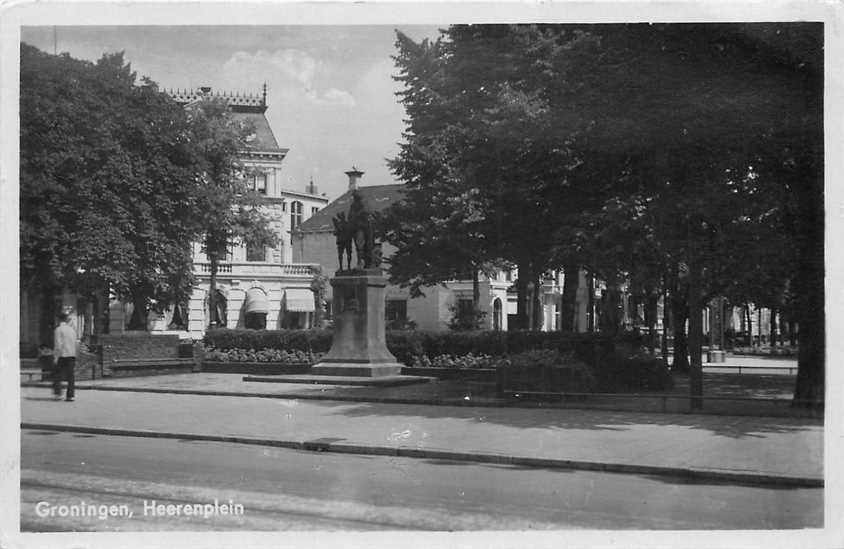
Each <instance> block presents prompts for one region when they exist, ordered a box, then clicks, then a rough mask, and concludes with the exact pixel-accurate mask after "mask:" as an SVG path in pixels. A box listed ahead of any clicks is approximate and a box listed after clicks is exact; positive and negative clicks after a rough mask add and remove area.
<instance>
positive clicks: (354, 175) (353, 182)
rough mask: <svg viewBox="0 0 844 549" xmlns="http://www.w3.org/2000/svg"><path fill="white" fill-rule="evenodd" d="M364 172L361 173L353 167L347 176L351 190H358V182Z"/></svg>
mask: <svg viewBox="0 0 844 549" xmlns="http://www.w3.org/2000/svg"><path fill="white" fill-rule="evenodd" d="M363 174H364V172H362V171H360V170H359V169H357V168H356V167H354V166H352V169H351V170H349V171H347V172H346V175H348V176H349V190H350V191H354V190H356V189H357V188H358V180H359V179H360V176H362V175H363Z"/></svg>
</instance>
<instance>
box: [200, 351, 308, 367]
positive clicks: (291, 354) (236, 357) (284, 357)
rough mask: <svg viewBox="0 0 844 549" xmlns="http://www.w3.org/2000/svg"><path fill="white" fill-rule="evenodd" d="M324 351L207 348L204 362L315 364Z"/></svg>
mask: <svg viewBox="0 0 844 549" xmlns="http://www.w3.org/2000/svg"><path fill="white" fill-rule="evenodd" d="M322 355H323V353H313V352H307V351H299V350H295V349H294V350H292V351H285V350H282V349H259V350H257V351H256V350H254V349H207V350H206V351H205V354H204V356H203V361H204V362H272V363H274V364H315V363H317V362H319V359H320V358H322Z"/></svg>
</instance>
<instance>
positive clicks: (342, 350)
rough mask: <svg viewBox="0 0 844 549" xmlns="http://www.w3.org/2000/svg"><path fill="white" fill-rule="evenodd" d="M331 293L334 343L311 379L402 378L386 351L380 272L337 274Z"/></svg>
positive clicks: (395, 363) (396, 364)
mask: <svg viewBox="0 0 844 549" xmlns="http://www.w3.org/2000/svg"><path fill="white" fill-rule="evenodd" d="M331 286H332V288H333V289H334V301H333V308H334V339H333V341H332V342H331V350H330V351H328V354H326V355H325V356H324V357H323V359H322V361H321V362H320V363H319V364H316V365H314V366H313V367H312V368H311V373H312V374H314V375H328V376H347V377H380V376H397V375H400V374H401V369H402V365H401V364H399V363H398V362H397V361H396V357H394V356H393V354H392V353H391V352H390V351H389V350H388V349H387V341H386V336H385V331H384V308H385V307H386V305H385V301H384V294H385V291H386V286H387V278H386V277H385V276H384V273H383V271H382V270H381V269H365V270H364V269H358V270H351V271H338V273H337V275H336V276H335V277H334V278H332V279H331Z"/></svg>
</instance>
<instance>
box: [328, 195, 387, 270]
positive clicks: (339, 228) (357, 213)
mask: <svg viewBox="0 0 844 549" xmlns="http://www.w3.org/2000/svg"><path fill="white" fill-rule="evenodd" d="M333 222H334V235H335V236H336V237H337V259H338V261H339V263H340V270H343V256H344V255H345V256H346V265H347V268H348V269H349V270H351V268H352V244H353V243H354V246H355V255H356V256H357V264H356V267H357V268H358V269H368V268H372V267H378V266H379V265H380V263H381V261H380V257H378V258H376V256H377V255H379V254H378V252H379V250H378V247H377V246H376V245H375V237H374V234H373V226H372V215H371V214H370V213H369V212H368V211H366V207H365V206H364V204H363V197H362V196H361V195H360V193H358V192H357V191H354V192H353V193H352V205H351V206H350V207H349V215H348V218H347V217H346V214H345V213H342V212H341V213H339V214H337V215H336V216H335V217H334V219H333Z"/></svg>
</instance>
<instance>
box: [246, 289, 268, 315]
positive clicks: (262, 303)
mask: <svg viewBox="0 0 844 549" xmlns="http://www.w3.org/2000/svg"><path fill="white" fill-rule="evenodd" d="M246 312H247V313H268V312H270V300H269V299H267V294H265V293H264V290H262V289H261V288H249V290H247V291H246Z"/></svg>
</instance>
